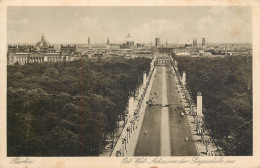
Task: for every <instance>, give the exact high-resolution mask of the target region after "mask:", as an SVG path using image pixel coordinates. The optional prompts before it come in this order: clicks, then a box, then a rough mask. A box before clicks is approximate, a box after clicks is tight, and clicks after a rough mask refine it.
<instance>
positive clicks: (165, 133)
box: [161, 67, 171, 156]
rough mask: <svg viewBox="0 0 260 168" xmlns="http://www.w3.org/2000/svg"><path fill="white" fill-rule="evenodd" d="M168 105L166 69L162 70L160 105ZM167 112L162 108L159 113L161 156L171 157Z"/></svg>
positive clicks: (166, 109) (166, 108)
mask: <svg viewBox="0 0 260 168" xmlns="http://www.w3.org/2000/svg"><path fill="white" fill-rule="evenodd" d="M166 104H168V100H167V86H166V68H165V67H163V68H162V105H166ZM170 148H171V144H170V130H169V110H168V107H162V112H161V156H171V149H170Z"/></svg>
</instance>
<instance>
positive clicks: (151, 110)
mask: <svg viewBox="0 0 260 168" xmlns="http://www.w3.org/2000/svg"><path fill="white" fill-rule="evenodd" d="M156 68H157V74H156V77H155V79H154V82H153V85H152V90H151V93H150V96H149V99H152V98H153V99H154V100H155V101H154V105H152V106H151V107H148V106H147V108H146V111H145V116H144V120H143V124H142V127H141V132H140V135H139V137H138V141H137V145H136V148H135V152H134V155H135V156H196V155H198V154H197V150H196V147H195V143H194V141H193V139H192V135H191V132H190V128H189V125H188V122H187V118H186V116H185V115H184V116H182V115H180V112H181V109H177V107H180V106H182V103H181V96H180V93H178V89H177V81H175V76H174V75H175V74H174V73H173V68H172V67H166V66H157V67H156ZM186 137H188V140H186Z"/></svg>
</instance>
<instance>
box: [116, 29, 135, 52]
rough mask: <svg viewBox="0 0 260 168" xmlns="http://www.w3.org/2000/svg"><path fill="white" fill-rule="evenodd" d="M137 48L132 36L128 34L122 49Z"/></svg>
mask: <svg viewBox="0 0 260 168" xmlns="http://www.w3.org/2000/svg"><path fill="white" fill-rule="evenodd" d="M133 48H135V42H134V40H133V38H132V37H131V35H130V34H129V33H128V35H127V37H126V39H125V40H124V43H123V44H122V45H121V46H120V49H133Z"/></svg>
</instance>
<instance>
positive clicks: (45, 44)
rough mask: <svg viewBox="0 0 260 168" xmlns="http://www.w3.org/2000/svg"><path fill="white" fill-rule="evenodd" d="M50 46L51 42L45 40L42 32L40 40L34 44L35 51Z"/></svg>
mask: <svg viewBox="0 0 260 168" xmlns="http://www.w3.org/2000/svg"><path fill="white" fill-rule="evenodd" d="M50 47H51V48H52V46H51V44H50V43H49V42H48V41H46V39H45V36H44V34H42V38H41V41H39V42H38V43H36V45H35V48H36V51H41V50H46V49H48V48H50Z"/></svg>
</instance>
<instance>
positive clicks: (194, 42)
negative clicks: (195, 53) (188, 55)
mask: <svg viewBox="0 0 260 168" xmlns="http://www.w3.org/2000/svg"><path fill="white" fill-rule="evenodd" d="M192 47H193V48H197V47H198V46H197V38H196V39H193V42H192Z"/></svg>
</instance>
